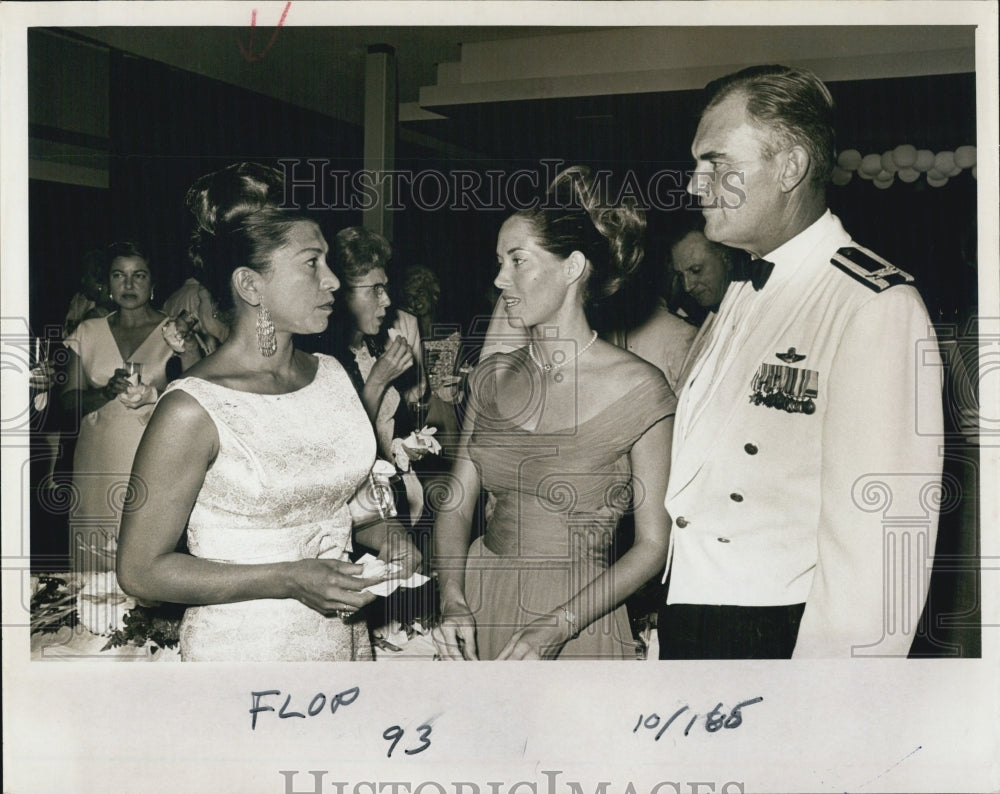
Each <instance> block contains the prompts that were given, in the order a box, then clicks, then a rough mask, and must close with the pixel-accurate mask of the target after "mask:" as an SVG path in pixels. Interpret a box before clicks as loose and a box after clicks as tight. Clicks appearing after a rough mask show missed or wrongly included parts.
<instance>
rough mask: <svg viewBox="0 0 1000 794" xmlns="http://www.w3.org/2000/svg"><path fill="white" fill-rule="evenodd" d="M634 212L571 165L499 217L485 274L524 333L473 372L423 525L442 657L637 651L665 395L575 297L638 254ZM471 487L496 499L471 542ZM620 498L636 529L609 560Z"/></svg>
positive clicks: (614, 285) (663, 448) (617, 282)
mask: <svg viewBox="0 0 1000 794" xmlns="http://www.w3.org/2000/svg"><path fill="white" fill-rule="evenodd" d="M644 228H645V220H644V217H643V216H642V215H641V214H640V213H639V211H637V210H635V209H632V208H630V207H627V206H625V207H614V206H609V205H607V204H605V203H604V202H603V200H602V197H601V196H600V195H599V194H598V191H597V189H596V187H595V185H594V184H593V182H592V180H591V179H590V177H589V173H588V172H587V171H586V170H585V169H582V168H571V169H567V171H565V172H563V173H562V174H560V175H558V176H557V177H556V180H555V182H554V184H553V186H552V187H551V188H550V195H549V197H548V200H546V201H544V202H542V203H541V204H540V206H539V208H537V209H534V210H528V211H522V212H518V213H516V214H514V215H513V216H511V217H510V218H508V219H507V221H506V222H505V223H504V225H503V227H502V228H501V230H500V234H499V236H498V239H497V263H498V266H499V274H498V275H497V277H496V281H495V283H496V286H497V287H498V288H500V289H501V290H502V300H503V302H504V306H505V310H506V312H507V318H508V322H509V323H510V324H511V325H512V326H515V327H523V328H526V329H527V330H528V332H529V339H530V342H529V343H528V345H527V346H525V347H522V348H520V349H517V350H515V351H513V352H510V353H496V354H494V355H493V356H490V357H489V358H487V359H486V360H485V361H483V362H482V363H481V364H480V365H479V367H477V369H476V370H475V371H474V373H473V375H472V377H471V379H470V391H469V413H468V414H467V417H466V427H465V428H464V431H463V438H462V442H461V447H460V451H459V458H458V460H457V462H456V464H455V467H454V469H453V471H452V477H451V489H450V494H449V498H448V499H446V500H443V501H442V504H441V505H439V506H438V520H437V522H436V524H435V527H434V567H435V569H436V570H437V573H438V582H439V586H440V594H441V595H440V597H441V615H442V620H441V624H440V626H439V627H438V628H437V629H436V630H435V633H434V634H435V641H436V642H437V646H438V651H439V653H440V655H441V656H442V657H443V658H445V659H476V658H479V659H538V658H544V659H553V658H559V659H635V658H637V648H636V644H635V642H634V641H633V638H632V633H631V630H630V628H629V622H628V617H627V614H626V610H625V607H624V606H623V603H624V601H625V599H626V598H627V597H628V596H630V595H631V594H632V593H634V592H635V591H636V590H637V589H638V588H639V587H640V586H641V585H643V584H644V583H646V582H647V581H648V580H650V579H651V578H653V577H654V576H657V575H658V574H660V573H661V572H662V571H663V568H664V564H665V561H666V554H667V540H668V528H669V519H668V517H667V514H666V511H665V510H664V507H663V498H664V494H665V492H666V483H667V473H668V467H669V460H670V439H671V428H672V416H673V412H674V408H675V406H676V399H675V397H674V395H673V393H672V392H671V391H670V388H669V387H668V386H667V384H666V381H665V379H664V377H663V373H661V372H660V371H659V370H658V369H657V368H656V367H654V366H652V365H651V364H648V363H647V362H645V361H643V360H641V359H639V358H638V357H636V356H634V355H632V354H631V353H629V352H627V351H625V350H622V349H621V348H618V347H616V346H614V345H612V344H609V343H607V342H604V341H603V340H600V339H598V337H597V332H596V331H593V330H592V329H591V327H590V323H589V321H588V319H587V308H588V307H589V306H591V305H593V303H594V302H595V301H597V300H600V299H601V298H602V297H605V296H608V295H610V294H613V293H614V292H615V291H616V290H617V289H618V288H619V287H620V286H621V284H622V282H623V279H624V278H625V277H627V275H628V274H629V273H631V272H632V271H633V270H634V269H635V268H636V267H637V266H638V264H639V262H640V261H641V258H642V248H641V237H642V233H643V231H644ZM481 487H482V488H485V489H486V490H487V491H488V492H489V493H490V495H491V496H492V497H493V502H494V504H493V510H492V514H491V516H490V518H489V521H488V524H487V527H486V531H485V534H484V535H483V536H482V537H480V538H477V539H476V540H475V541H474V542H473V543H472V544H471V547H470V543H469V540H470V523H471V520H472V517H473V512H474V509H475V505H476V501H477V498H478V495H479V493H480V488H481ZM631 502H634V505H635V508H634V509H635V517H636V522H635V523H636V532H635V541H634V543H633V545H632V547H631V548H630V549H628V550H627V551H625V552H624V553H623V554H621V556H620V557H619V558H618V559H617V561H616V562H614V563H613V564H612V563H611V562H610V558H611V551H612V547H613V543H614V535H615V530H616V528H617V525H618V520H619V518H620V517H621V515H622V513H623V511H624V510H625V509H626V508H628V506H629V504H630V503H631Z"/></svg>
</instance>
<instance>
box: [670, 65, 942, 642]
mask: <svg viewBox="0 0 1000 794" xmlns="http://www.w3.org/2000/svg"><path fill="white" fill-rule="evenodd" d="M708 90H709V92H710V95H711V97H712V98H711V99H710V100H709V103H708V106H707V108H706V109H705V111H704V112H703V114H702V117H701V120H700V123H699V125H698V130H697V133H696V135H695V139H694V143H693V145H692V153H693V155H694V157H695V160H696V161H697V164H696V168H695V173H694V175H693V177H692V180H691V183H690V185H689V187H688V190H689V191H690V192H691V193H692V194H695V195H697V196H698V198H699V200H700V202H701V205H702V211H703V214H704V217H705V223H706V227H705V234H706V236H707V237H708V238H709V239H710V240H714V241H716V242H720V243H724V244H725V245H729V246H733V247H737V248H742V249H744V250H746V251H748V252H749V253H750V254H751V255H752V257H754V259H755V261H753V262H751V263H750V264H751V270H755V271H757V272H754V273H753V281H752V283H751V282H750V281H734V282H733V283H732V284H731V285H730V286H729V288H728V290H727V291H726V294H725V297H724V298H723V300H722V303H721V305H720V307H719V310H718V312H717V313H716V314H715V315H712V316H710V317H709V319H708V320H707V321H706V323H705V325H704V326H703V327H702V329H701V330H700V332H699V335H698V337H697V339H696V340H695V342H694V344H693V346H692V349H691V353H690V356H689V360H688V362H687V365H686V367H687V369H686V372H687V376H686V378H685V383H684V385H683V388H682V390H681V395H680V404H679V406H678V411H677V417H676V424H675V430H674V442H673V450H672V463H671V472H670V482H669V485H668V488H667V495H666V507H667V510H668V512H669V513H670V515H671V517H672V518H673V529H672V535H671V553H670V558H669V561H668V564H667V573H666V578H667V579H668V580H669V587H668V592H667V597H666V604H665V605H663V607H662V608H661V613H660V616H659V640H660V658H788V657H789V656H794V657H796V658H799V657H849V656H857V655H867V656H905V655H906V653H907V651H908V649H909V645H910V642H911V640H912V638H913V629H914V627H915V625H916V622H917V620H918V618H919V616H920V612H921V608H922V606H923V601H924V598H925V593H926V586H925V585H926V581H927V579H928V577H929V574H930V555H931V554H932V553H933V549H934V542H935V537H936V533H937V512H936V506H935V504H934V499H933V498H930V499H928V498H927V496H926V494H927V493H928V490H930V491H934V490H935V489H937V488H938V487H939V484H940V475H941V465H942V460H941V457H940V453H939V444H940V442H941V432H942V412H941V391H940V383H941V367H940V359H939V358H938V354H937V346H936V343H935V341H934V335H933V331H932V329H931V327H930V321H929V319H928V315H927V312H926V309H925V308H924V305H923V302H922V301H921V299H920V296H919V295H918V293H917V291H916V290H915V289H914V288H913V287H912V286H911V285H910V282H912V280H913V279H912V278H911V277H910V276H909V275H908V274H906V273H904V272H903V271H901V270H899V269H897V268H895V267H893V266H892V265H890V264H889V263H887V262H885V261H884V260H882V259H880V258H879V257H878V256H877V255H875V254H874V253H872V252H871V251H869V250H867V249H865V248H862V247H861V246H859V245H858V244H857V243H855V242H853V241H852V240H851V237H850V235H848V234H847V232H845V231H844V229H843V227H842V226H841V224H840V221H839V220H838V219H837V218H836V217H835V216H834V215H832V214H831V213H830V212H829V210H828V209H827V207H826V198H825V185H826V182H827V180H828V177H829V173H830V168H831V167H832V162H833V156H834V136H833V128H832V118H833V101H832V99H831V97H830V94H829V92H828V91H827V89H826V87H825V86H824V85H823V83H822V82H820V81H819V79H818V78H816V77H815V75H813V74H812V73H810V72H807V71H805V70H799V69H789V68H786V67H754V68H751V69H747V70H744V71H742V72H739V73H737V74H735V75H730V76H729V77H726V78H722V79H721V80H718V81H716V82H715V83H713V84H711V85H710V86H709V87H708ZM744 275H747V276H749V275H750V274H744ZM914 483H916V485H914ZM880 498H881V499H882V501H881V502H879V499H880ZM889 502H893V507H892V512H893V515H897V514H898V515H903V516H910V517H911V521H910V523H909V524H907V530H906V531H898V525H893V524H892V523H891V522H889V523H886V522H885V518H884V513H885V512H886V508H885V506H886V504H887V503H889ZM910 529H912V530H913V531H912V532H911V531H909V530H910Z"/></svg>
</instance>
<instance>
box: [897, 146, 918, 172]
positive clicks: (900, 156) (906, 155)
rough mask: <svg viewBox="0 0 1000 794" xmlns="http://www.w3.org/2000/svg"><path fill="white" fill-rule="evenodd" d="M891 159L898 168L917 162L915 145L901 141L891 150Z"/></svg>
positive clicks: (907, 166)
mask: <svg viewBox="0 0 1000 794" xmlns="http://www.w3.org/2000/svg"><path fill="white" fill-rule="evenodd" d="M892 159H893V160H895V161H896V165H898V166H899V167H900V168H909V167H911V166H912V165H913V164H914V163H915V162H917V147H916V146H913V145H912V144H909V143H903V144H900V145H899V146H897V147H896V148H895V149H893V150H892Z"/></svg>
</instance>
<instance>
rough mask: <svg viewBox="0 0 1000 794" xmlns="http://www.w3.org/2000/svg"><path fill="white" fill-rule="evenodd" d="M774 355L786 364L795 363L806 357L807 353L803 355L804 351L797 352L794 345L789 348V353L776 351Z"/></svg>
mask: <svg viewBox="0 0 1000 794" xmlns="http://www.w3.org/2000/svg"><path fill="white" fill-rule="evenodd" d="M774 355H776V356H777V357H778V358H780V359H781V360H782V361H784V362H785V363H786V364H794V363H795V362H796V361H801V360H802V359H804V358H805V355H803V354H802V353H797V352H795V348H794V347H790V348H788V352H787V353H775V354H774Z"/></svg>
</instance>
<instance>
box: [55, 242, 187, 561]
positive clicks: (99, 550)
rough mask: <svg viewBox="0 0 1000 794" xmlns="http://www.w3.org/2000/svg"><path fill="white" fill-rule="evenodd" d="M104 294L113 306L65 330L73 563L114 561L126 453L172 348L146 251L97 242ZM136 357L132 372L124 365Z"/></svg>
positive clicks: (162, 381)
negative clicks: (75, 425)
mask: <svg viewBox="0 0 1000 794" xmlns="http://www.w3.org/2000/svg"><path fill="white" fill-rule="evenodd" d="M104 254H105V267H106V275H107V279H108V285H109V294H110V296H111V300H112V301H113V302H114V303H115V305H116V306H117V311H114V312H112V313H111V314H109V315H107V316H106V317H97V318H94V319H90V320H84V321H83V322H81V323H80V324H79V325H77V326H76V328H75V329H74V330H73V332H72V333H71V334H70V335H69V336H68V337H67V338H66V340H65V344H66V349H67V350H68V351H69V362H68V365H67V372H66V374H67V379H66V384H65V386H64V387H63V392H62V397H61V401H62V406H63V409H64V410H65V411H66V413H67V414H68V415H70V416H72V415H79V416H80V417H81V419H80V431H79V436H78V437H77V442H76V451H75V453H74V456H73V494H74V498H73V504H72V507H71V509H70V516H69V523H70V546H69V550H70V556H71V563H70V565H71V568H72V570H74V571H81V572H82V571H109V570H114V567H115V541H116V538H117V536H118V525H119V522H120V521H121V507H122V502H123V500H124V498H125V490H126V487H127V485H128V479H129V472H130V471H131V470H132V458H133V457H134V455H135V451H136V448H137V447H138V446H139V439H141V438H142V433H143V431H144V430H145V429H146V423H147V422H148V421H149V417H150V415H151V414H152V412H153V404H154V403H155V402H156V398H157V395H158V394H159V393H160V392H161V391H162V390H163V388H164V387H165V386H166V385H167V375H166V366H167V362H168V361H169V360H170V358H171V356H173V355H174V351H173V350H172V349H171V348H170V347H169V346H168V345H167V343H166V341H165V340H164V338H163V333H162V330H163V324H164V323H165V322H166V321H167V316H166V315H165V314H164V313H163V312H161V311H157V310H156V309H154V308H153V307H152V305H150V301H151V300H152V297H153V274H152V271H151V269H150V264H149V257H148V256H147V255H146V254H145V253H144V251H143V250H142V249H141V248H140V247H139V246H137V245H136V244H135V243H133V242H118V243H112V244H111V245H110V246H108V247H107V249H105V252H104ZM198 355H199V354H198V350H197V347H195V346H194V345H190V346H189V349H187V350H185V352H184V353H183V354H181V366H182V368H186V367H188V366H190V365H191V364H193V363H194V362H195V361H197V360H198ZM126 361H132V362H138V363H140V364H141V365H142V372H141V375H140V376H139V378H138V379H141V383H136V382H134V381H136V380H137V378H136V377H135V376H134V375H133V376H131V379H130V374H129V372H127V371H126V370H125V368H124V364H125V362H126Z"/></svg>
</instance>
